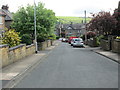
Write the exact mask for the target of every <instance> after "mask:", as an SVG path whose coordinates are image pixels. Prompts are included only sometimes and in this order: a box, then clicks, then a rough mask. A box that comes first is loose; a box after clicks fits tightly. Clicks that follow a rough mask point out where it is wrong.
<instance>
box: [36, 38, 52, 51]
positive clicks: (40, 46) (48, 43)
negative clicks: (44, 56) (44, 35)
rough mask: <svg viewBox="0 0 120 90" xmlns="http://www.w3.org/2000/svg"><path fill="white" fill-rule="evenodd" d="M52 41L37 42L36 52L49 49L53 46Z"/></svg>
mask: <svg viewBox="0 0 120 90" xmlns="http://www.w3.org/2000/svg"><path fill="white" fill-rule="evenodd" d="M53 42H54V41H53V40H48V41H44V42H38V50H39V51H40V50H45V49H46V48H47V47H50V46H52V45H53Z"/></svg>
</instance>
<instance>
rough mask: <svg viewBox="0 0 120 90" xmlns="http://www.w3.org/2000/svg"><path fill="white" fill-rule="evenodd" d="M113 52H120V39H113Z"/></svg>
mask: <svg viewBox="0 0 120 90" xmlns="http://www.w3.org/2000/svg"><path fill="white" fill-rule="evenodd" d="M112 52H116V53H119V54H120V40H117V39H115V40H113V41H112Z"/></svg>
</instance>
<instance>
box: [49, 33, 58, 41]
mask: <svg viewBox="0 0 120 90" xmlns="http://www.w3.org/2000/svg"><path fill="white" fill-rule="evenodd" d="M48 39H52V40H55V39H56V35H55V34H51V35H50V36H49V37H48Z"/></svg>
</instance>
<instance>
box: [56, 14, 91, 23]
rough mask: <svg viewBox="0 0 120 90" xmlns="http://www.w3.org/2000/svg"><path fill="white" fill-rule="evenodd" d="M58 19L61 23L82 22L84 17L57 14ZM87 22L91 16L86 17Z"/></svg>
mask: <svg viewBox="0 0 120 90" xmlns="http://www.w3.org/2000/svg"><path fill="white" fill-rule="evenodd" d="M57 18H58V20H59V21H60V22H62V23H63V24H67V23H70V22H73V23H82V22H84V20H85V18H84V17H70V16H57ZM86 20H87V22H89V21H90V20H91V18H86Z"/></svg>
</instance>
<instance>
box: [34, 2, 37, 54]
mask: <svg viewBox="0 0 120 90" xmlns="http://www.w3.org/2000/svg"><path fill="white" fill-rule="evenodd" d="M34 29H35V42H34V43H35V53H37V52H38V50H37V32H36V4H35V0H34Z"/></svg>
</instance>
